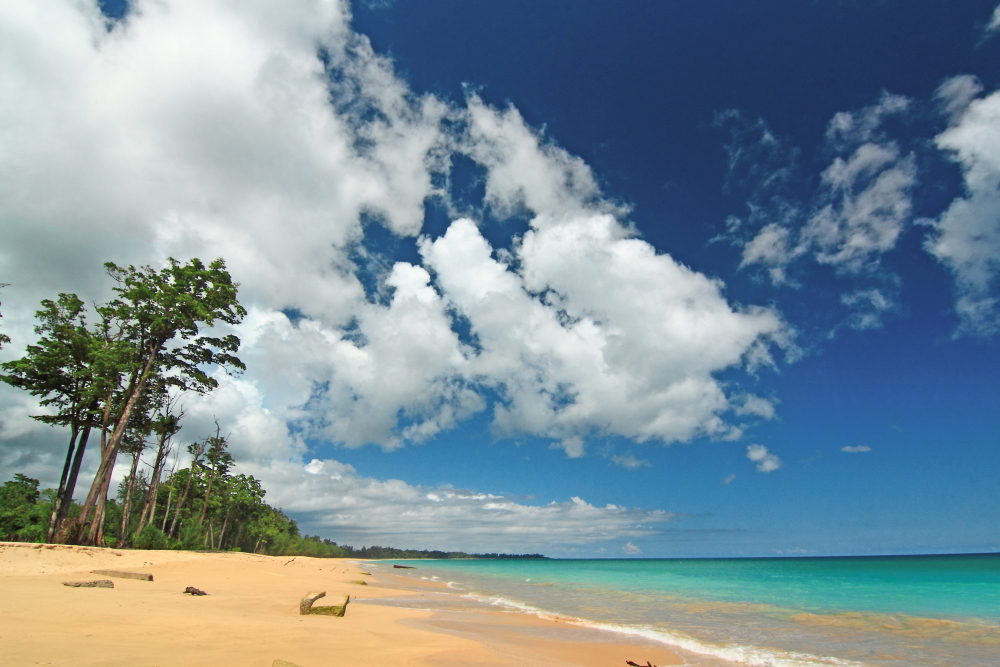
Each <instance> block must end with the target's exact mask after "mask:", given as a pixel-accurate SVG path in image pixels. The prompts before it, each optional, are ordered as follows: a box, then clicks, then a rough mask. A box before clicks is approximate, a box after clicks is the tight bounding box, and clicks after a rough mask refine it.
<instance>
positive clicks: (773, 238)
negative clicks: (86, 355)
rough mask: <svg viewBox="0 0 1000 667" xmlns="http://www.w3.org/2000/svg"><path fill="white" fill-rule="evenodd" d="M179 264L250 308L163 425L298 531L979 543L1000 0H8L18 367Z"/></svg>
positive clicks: (56, 458)
mask: <svg viewBox="0 0 1000 667" xmlns="http://www.w3.org/2000/svg"><path fill="white" fill-rule="evenodd" d="M167 257H175V258H177V259H180V260H182V261H183V260H186V259H189V258H191V257H200V258H202V259H204V260H208V259H212V258H215V257H223V258H224V259H225V260H226V263H227V266H228V268H229V270H230V271H231V273H232V274H233V276H234V279H235V280H237V281H238V282H239V283H240V285H241V287H240V300H241V303H242V304H243V305H244V306H246V308H247V310H248V315H247V317H246V319H245V320H244V322H243V323H242V324H241V325H239V326H237V327H236V328H235V333H236V334H237V335H239V336H240V338H241V340H242V347H241V351H240V356H241V358H242V359H243V360H244V362H246V364H247V371H246V372H245V373H244V374H242V375H240V376H233V377H230V376H225V375H219V376H218V379H219V381H220V387H219V389H217V390H216V391H215V392H213V393H212V394H210V395H207V396H184V397H183V398H182V403H183V404H184V407H185V410H186V412H187V415H186V417H185V421H184V423H183V430H182V431H181V433H180V434H179V436H178V438H179V441H180V442H179V445H180V446H181V447H182V448H183V446H185V445H186V444H188V443H190V442H192V441H195V440H199V439H202V438H204V437H206V436H207V435H209V434H210V432H211V429H212V428H214V427H213V425H212V423H213V419H215V418H217V419H218V420H219V422H220V424H221V425H222V428H223V431H224V432H228V433H229V434H230V443H231V448H232V451H233V453H234V455H235V457H236V460H237V468H238V471H239V472H245V473H249V474H253V475H255V476H257V477H258V478H260V479H261V480H262V482H263V485H264V488H265V489H267V492H268V493H267V497H266V500H267V501H268V502H270V503H271V504H273V505H275V506H278V507H281V508H283V509H284V511H285V512H286V513H288V514H289V516H292V517H293V518H295V519H296V520H297V521H298V522H299V525H300V527H301V529H302V530H303V532H306V533H309V534H318V535H321V536H322V537H326V538H330V539H333V540H336V541H337V542H339V543H346V544H352V545H354V546H362V545H371V544H381V545H392V546H397V547H406V548H434V549H449V550H450V549H461V550H465V551H504V552H540V553H544V554H546V555H550V556H556V557H605V558H614V557H720V556H721V557H730V556H733V557H735V556H788V555H850V554H858V555H864V554H889V553H958V552H993V551H1000V529H998V526H1000V481H998V479H997V474H996V471H997V470H1000V447H998V445H1000V441H998V438H1000V436H998V435H997V434H998V433H1000V391H998V389H1000V303H998V294H1000V284H998V283H1000V281H998V274H1000V6H997V5H996V4H995V0H988V1H982V2H980V1H977V0H964V1H962V2H955V1H953V0H952V1H948V0H908V1H905V2H904V1H903V0H881V1H880V2H859V1H852V0H815V1H813V2H801V1H800V0H759V1H758V2H754V3H746V2H740V1H738V0H708V1H705V0H701V1H697V2H696V1H694V0H676V1H674V2H654V1H651V0H650V1H641V0H621V1H618V2H598V1H591V0H587V1H582V0H581V1H579V2H573V3H567V2H555V1H552V0H531V1H530V2H529V1H526V0H508V1H507V2H504V3H468V2H461V1H459V0H447V1H446V0H437V1H435V0H425V1H423V2H415V1H412V0H410V1H408V0H395V1H394V2H393V1H387V0H381V1H375V0H370V1H358V2H353V3H348V2H341V1H338V0H286V1H285V2H281V3H278V2H271V1H267V0H241V1H240V2H235V1H231V0H156V1H153V0H136V1H134V2H129V3H122V2H104V3H97V2H95V1H94V0H35V1H34V2H31V3H24V2H17V1H16V0H0V282H3V283H8V284H9V285H8V286H7V287H5V288H4V289H3V292H2V294H0V298H2V302H3V308H2V311H3V319H2V320H0V330H2V331H3V332H4V333H6V334H7V335H9V336H10V337H11V338H12V341H13V342H12V343H11V344H10V345H7V346H5V347H4V349H3V350H2V351H0V360H3V361H6V360H10V359H14V358H17V357H18V356H20V355H21V354H23V351H24V346H25V345H27V344H29V343H30V342H32V340H33V339H34V336H35V334H34V333H33V325H34V320H33V315H34V311H35V310H36V309H37V306H38V303H39V301H41V300H42V299H45V298H51V297H53V296H55V295H56V294H58V293H60V292H74V293H77V294H79V295H80V296H81V297H82V298H84V300H85V301H87V302H88V303H99V302H100V301H102V300H104V299H107V298H108V297H109V295H110V287H111V285H110V280H109V279H108V278H107V276H106V275H105V274H104V272H103V268H102V265H103V263H104V262H106V261H114V262H117V263H122V264H135V265H141V264H149V265H152V266H154V267H159V266H163V265H164V263H165V262H166V258H167ZM40 411H41V409H40V408H39V406H38V404H37V399H35V398H33V397H31V396H29V395H27V394H26V393H24V392H18V391H15V390H13V389H11V388H9V387H7V386H3V387H0V481H2V480H6V479H10V478H12V477H13V475H14V473H17V472H21V473H24V474H28V475H30V476H32V477H36V478H38V479H40V480H41V481H42V483H43V484H44V485H49V486H51V485H54V484H56V483H57V482H58V475H59V471H60V469H61V465H62V459H63V456H64V453H65V445H66V441H67V439H68V436H67V434H65V433H63V432H62V431H59V430H57V429H53V428H50V427H47V426H44V425H42V424H40V423H39V422H37V421H34V420H32V419H31V418H30V416H31V415H36V414H40ZM172 463H173V459H171V465H172ZM184 463H185V462H184V459H183V458H182V459H181V465H184ZM96 465H97V461H96V456H95V454H94V452H91V453H90V455H89V456H88V459H87V461H86V462H85V468H86V470H85V473H87V474H88V475H92V474H93V471H94V469H96ZM126 466H127V463H126V462H125V461H120V462H119V465H118V470H117V473H116V474H117V475H118V478H120V477H121V476H122V475H123V474H124V472H125V470H124V468H125V467H126ZM88 482H89V478H88V479H82V480H81V486H80V488H78V495H80V494H81V493H83V492H84V491H83V490H81V489H85V488H86V484H87V483H88Z"/></svg>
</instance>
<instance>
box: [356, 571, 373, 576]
mask: <svg viewBox="0 0 1000 667" xmlns="http://www.w3.org/2000/svg"><path fill="white" fill-rule="evenodd" d="M358 574H367V575H368V576H369V577H370V576H372V573H371V572H358Z"/></svg>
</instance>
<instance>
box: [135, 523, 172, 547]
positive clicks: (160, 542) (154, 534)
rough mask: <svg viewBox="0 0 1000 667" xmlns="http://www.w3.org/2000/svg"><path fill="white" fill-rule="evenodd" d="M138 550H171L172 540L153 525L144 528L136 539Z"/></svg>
mask: <svg viewBox="0 0 1000 667" xmlns="http://www.w3.org/2000/svg"><path fill="white" fill-rule="evenodd" d="M135 548H136V549H169V548H170V538H169V537H167V536H166V534H165V533H164V532H163V531H162V530H160V529H159V528H157V527H156V526H154V525H152V524H147V525H145V526H143V528H142V530H141V531H140V532H139V534H138V535H137V536H136V538H135Z"/></svg>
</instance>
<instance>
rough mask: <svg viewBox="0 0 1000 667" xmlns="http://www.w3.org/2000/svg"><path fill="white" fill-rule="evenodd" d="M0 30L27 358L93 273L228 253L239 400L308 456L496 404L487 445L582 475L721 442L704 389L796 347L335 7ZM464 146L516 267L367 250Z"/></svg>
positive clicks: (593, 190) (68, 7) (550, 156)
mask: <svg viewBox="0 0 1000 667" xmlns="http://www.w3.org/2000/svg"><path fill="white" fill-rule="evenodd" d="M2 11H3V12H4V16H3V21H0V31H3V32H2V34H0V100H2V101H0V142H2V144H3V145H4V147H5V150H4V152H3V154H2V156H0V173H2V175H3V178H2V179H0V195H2V196H0V220H2V221H3V224H2V225H0V275H4V276H17V277H18V280H17V282H15V284H14V285H12V286H11V288H9V300H10V301H9V302H10V303H13V302H14V301H15V300H16V301H17V303H19V304H21V305H20V306H18V307H12V308H11V309H9V311H8V313H7V315H8V323H9V325H10V326H9V329H10V332H11V333H12V334H15V333H16V334H17V336H16V340H19V341H24V340H28V339H30V337H31V333H30V326H31V321H30V313H31V312H32V310H33V306H32V305H31V304H34V303H37V302H38V300H40V299H41V298H44V297H48V296H51V295H52V294H53V293H56V292H58V291H64V290H65V291H69V290H72V291H77V292H79V293H80V294H81V295H82V296H84V297H85V298H86V299H87V300H88V301H98V300H100V299H101V298H103V297H104V296H105V295H106V293H107V291H106V290H107V285H106V283H105V282H104V281H102V279H101V274H100V271H99V261H98V260H105V259H112V260H115V261H120V262H130V263H144V262H151V263H154V264H156V263H158V262H161V261H162V260H163V258H164V257H165V256H166V255H174V256H177V257H181V258H183V257H187V256H192V255H197V256H203V257H214V256H219V255H221V256H223V257H225V258H226V260H227V262H228V265H229V268H230V270H231V272H232V273H233V275H234V276H235V277H236V279H237V280H239V281H240V282H241V283H242V288H241V299H242V301H243V302H244V303H245V304H247V305H248V306H249V307H250V310H251V315H250V317H248V320H247V322H246V323H245V324H244V325H242V326H241V327H240V328H239V329H238V333H239V334H240V335H241V337H242V338H243V339H244V347H243V351H242V354H244V355H245V356H246V357H247V358H248V360H250V361H251V362H252V363H251V368H250V371H249V373H248V375H247V380H248V381H249V382H252V383H255V386H257V387H258V388H259V391H261V392H262V394H263V399H262V405H264V406H265V407H266V408H267V409H269V410H271V411H272V414H275V415H279V417H278V418H280V419H285V420H291V421H293V422H294V423H295V424H296V426H297V427H300V428H301V429H302V432H303V433H304V434H306V435H307V436H310V437H320V438H323V439H327V440H330V441H333V442H337V443H341V444H345V445H348V446H360V445H364V444H367V443H376V444H378V445H381V446H382V447H384V448H386V449H392V448H395V447H398V446H401V445H402V444H404V443H406V442H419V441H421V440H426V439H427V438H431V437H434V436H435V435H436V434H438V433H440V432H441V431H443V430H447V429H450V428H452V427H453V426H454V425H455V424H457V423H459V422H460V421H462V420H463V419H467V418H468V417H469V416H471V415H473V414H475V413H478V412H481V411H483V410H486V409H488V408H490V407H492V412H493V419H492V423H493V429H494V433H495V434H496V435H497V436H498V437H507V436H513V435H517V434H528V435H536V436H542V437H547V438H551V439H552V440H553V441H554V442H556V443H557V445H558V446H560V447H562V448H563V449H564V450H565V451H566V452H567V454H568V455H569V456H581V455H583V454H584V453H585V451H586V448H585V442H586V439H587V438H588V437H592V436H594V435H603V434H613V435H619V436H624V437H627V438H631V439H634V440H637V441H645V440H650V439H653V440H660V441H664V442H671V441H674V440H688V439H690V438H693V437H696V436H700V435H709V436H712V437H727V436H728V437H732V436H733V435H734V434H736V433H737V431H735V430H734V427H732V426H731V425H729V424H728V423H727V420H726V415H727V413H729V412H731V410H732V408H733V406H732V405H731V404H730V400H729V397H728V396H727V394H726V391H725V390H724V387H723V385H722V384H721V383H719V382H718V381H717V380H716V379H715V374H716V373H718V372H720V371H722V370H724V369H730V368H734V367H735V368H739V367H743V368H747V369H750V370H753V369H755V368H758V367H760V366H761V365H769V364H773V363H774V361H773V359H772V350H773V349H774V348H775V346H777V347H784V348H785V349H786V350H791V349H793V346H792V345H791V331H790V329H789V328H788V327H787V325H786V324H785V323H784V322H783V321H782V319H781V317H780V316H779V314H778V313H777V312H776V311H774V310H773V309H769V308H764V307H752V306H750V307H739V308H737V307H733V306H731V305H730V304H729V303H728V302H727V300H726V298H725V296H724V294H723V285H722V284H721V283H719V282H718V281H715V280H712V279H709V278H707V277H705V276H704V275H702V274H699V273H697V272H696V271H693V270H691V269H689V268H688V267H685V266H683V265H681V264H679V263H677V262H676V261H674V260H673V259H672V258H671V257H670V256H669V255H665V254H661V253H658V252H657V251H656V250H655V249H654V248H653V247H652V246H650V245H649V244H648V243H645V242H644V241H642V240H640V239H638V238H636V237H635V236H636V235H635V232H634V230H632V228H631V227H630V225H629V224H628V222H627V220H625V218H624V216H626V215H627V207H624V206H622V205H619V204H617V203H615V202H612V201H611V200H609V199H608V198H606V197H605V196H603V194H602V193H601V192H600V189H599V187H598V185H597V181H596V179H595V177H594V176H593V174H592V173H591V170H590V168H589V167H588V166H587V165H586V164H585V163H584V162H583V161H582V160H581V159H580V158H578V157H575V156H572V155H570V154H569V153H567V152H566V151H564V150H563V149H561V148H559V147H558V146H556V145H555V143H554V142H553V141H551V140H550V139H548V138H546V137H545V136H544V134H543V133H542V132H540V131H538V130H535V129H533V128H531V127H529V126H528V125H527V124H526V123H525V122H524V120H523V118H522V117H521V116H520V114H519V113H518V111H517V110H516V109H514V108H513V107H507V108H505V109H496V108H493V107H491V106H489V105H487V104H486V103H485V102H483V101H482V100H481V99H479V98H478V97H476V96H475V95H472V96H470V97H469V99H468V100H467V101H466V103H465V105H464V106H461V105H453V104H447V103H445V102H443V101H441V100H439V99H437V98H436V97H434V96H432V95H422V96H421V95H416V94H414V93H413V92H412V91H410V90H409V88H408V87H407V85H406V83H405V82H404V81H403V80H402V79H400V78H399V77H398V76H397V75H396V74H395V72H394V70H393V66H392V63H391V62H390V61H389V60H388V59H386V58H384V57H382V56H379V55H378V54H376V53H374V52H373V51H372V48H371V46H370V44H369V43H368V41H367V39H366V38H364V37H363V36H360V35H357V34H355V33H354V32H353V31H352V30H351V27H350V14H349V9H348V5H347V3H345V2H338V1H335V0H328V1H322V2H321V1H319V0H295V1H294V2H292V3H290V4H288V5H286V6H283V7H282V8H281V10H280V11H278V10H277V9H274V8H269V7H268V6H265V5H259V4H253V3H251V4H245V5H240V6H235V5H232V4H231V3H227V2H223V1H222V0H208V1H199V2H194V1H193V0H169V1H167V2H152V1H149V2H147V1H144V0H139V1H137V2H135V3H133V4H132V5H131V9H130V14H129V17H128V18H127V20H124V21H120V22H117V23H114V24H112V25H111V28H110V29H108V27H107V24H106V23H105V20H104V18H103V17H102V16H101V14H100V12H99V10H98V9H97V6H96V4H93V3H87V2H83V3H78V2H69V1H68V0H40V2H38V3H31V4H29V5H24V6H20V5H18V6H5V7H4V8H3V10H2ZM456 154H462V155H466V156H468V157H470V158H471V159H473V160H474V161H476V162H477V163H478V164H480V165H481V166H482V168H483V169H484V174H485V176H484V178H485V204H486V205H487V206H488V207H490V208H491V209H492V210H493V211H494V213H495V214H496V215H499V216H504V215H508V214H511V213H515V212H516V213H518V214H522V213H527V214H528V215H529V216H530V218H531V228H530V230H529V231H528V232H527V233H526V234H525V235H524V236H523V238H521V239H518V240H517V242H516V243H515V244H514V246H513V247H512V248H511V249H510V250H509V251H507V250H504V251H503V252H501V251H500V250H499V249H496V248H493V247H492V246H491V245H490V244H489V243H488V242H487V241H486V240H485V238H484V236H483V235H482V234H481V233H479V231H478V229H477V228H476V224H475V223H474V222H473V221H471V220H468V219H459V220H456V221H454V222H453V223H452V225H451V227H450V228H449V229H448V231H447V233H446V234H445V235H444V236H442V237H440V238H437V239H431V238H425V237H421V238H420V242H419V251H420V256H421V262H422V265H415V264H411V263H396V264H393V263H392V262H391V261H386V260H385V258H381V257H377V256H373V255H372V254H371V253H370V252H368V251H364V252H362V250H363V249H362V248H361V246H360V245H359V244H360V243H361V242H362V241H363V239H364V235H365V227H364V224H382V225H384V226H385V227H386V228H387V229H388V230H390V231H391V232H392V233H393V234H395V235H396V236H397V237H399V238H407V237H409V238H414V237H417V236H419V234H420V233H421V230H422V224H423V206H424V203H425V201H426V200H427V199H428V198H432V197H445V196H446V195H445V193H444V192H443V191H442V189H441V188H440V187H439V185H435V183H438V184H440V183H441V182H446V181H447V178H448V173H449V169H450V164H451V158H452V156H454V155H456ZM365 221H368V222H367V223H366V222H365ZM108 239H115V240H116V241H117V242H116V243H110V244H109V243H108ZM366 253H367V255H366ZM376 254H377V252H376ZM95 258H97V259H95ZM362 270H364V271H369V272H374V273H375V274H376V276H375V280H376V282H377V283H378V284H377V293H372V287H371V285H368V286H367V288H366V284H364V283H363V282H362V281H361V280H360V279H359V277H358V274H359V272H360V271H362ZM285 313H294V314H295V317H294V321H293V319H289V317H287V316H286V314H285ZM457 318H462V319H463V321H467V322H468V324H469V325H470V329H471V340H460V338H459V335H458V334H457V333H456V326H455V324H456V319H457ZM6 353H8V351H7V350H5V354H6ZM9 353H10V354H15V353H16V350H15V349H12V350H10V351H9ZM486 395H489V396H499V402H497V403H496V404H495V405H493V406H490V405H489V404H488V402H487V400H486V399H485V398H484V396H486ZM4 396H8V397H9V396H10V394H9V393H6V394H4ZM0 400H14V399H3V398H0Z"/></svg>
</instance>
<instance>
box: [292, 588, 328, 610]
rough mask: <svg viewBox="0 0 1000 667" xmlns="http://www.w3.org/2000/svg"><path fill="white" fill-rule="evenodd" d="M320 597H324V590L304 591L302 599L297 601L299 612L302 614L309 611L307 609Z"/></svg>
mask: <svg viewBox="0 0 1000 667" xmlns="http://www.w3.org/2000/svg"><path fill="white" fill-rule="evenodd" d="M322 597H326V591H317V592H314V593H306V595H305V597H304V598H302V601H301V602H299V613H300V614H302V615H303V616H305V615H307V614H308V613H309V610H310V609H311V608H312V606H313V602H315V601H316V600H318V599H320V598H322Z"/></svg>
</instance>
